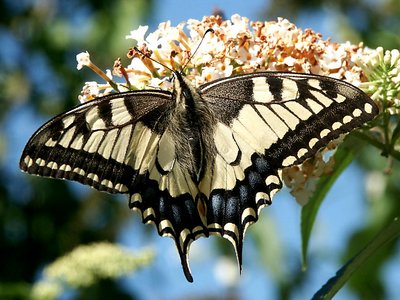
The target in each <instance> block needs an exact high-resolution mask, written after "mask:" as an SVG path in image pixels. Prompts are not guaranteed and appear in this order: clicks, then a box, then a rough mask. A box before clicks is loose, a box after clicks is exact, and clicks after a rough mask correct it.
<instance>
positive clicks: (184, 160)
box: [20, 72, 378, 281]
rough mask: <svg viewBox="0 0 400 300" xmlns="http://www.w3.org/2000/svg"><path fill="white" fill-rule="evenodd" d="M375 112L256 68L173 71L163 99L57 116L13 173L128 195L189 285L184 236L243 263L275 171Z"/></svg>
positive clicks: (132, 99) (304, 81) (130, 95)
mask: <svg viewBox="0 0 400 300" xmlns="http://www.w3.org/2000/svg"><path fill="white" fill-rule="evenodd" d="M377 113H378V108H377V106H376V105H375V104H374V102H373V101H372V100H371V99H370V98H369V97H368V96H367V95H365V94H364V93H363V92H362V91H360V90H359V89H357V88H356V87H354V86H352V85H350V84H348V83H346V82H343V81H340V80H336V79H332V78H328V77H323V76H317V75H311V74H296V73H274V72H260V73H252V74H246V75H239V76H235V77H229V78H223V79H219V80H215V81H212V82H210V83H207V84H205V85H202V86H200V87H199V88H195V87H194V86H193V85H192V84H191V82H190V81H189V80H188V79H187V78H185V77H183V75H182V74H180V73H178V72H175V81H174V89H173V91H172V92H168V91H156V90H143V91H132V92H127V93H119V94H111V95H108V96H105V97H101V98H98V99H96V100H93V101H90V102H88V103H85V104H82V105H80V106H78V107H76V108H74V109H72V110H70V111H68V112H66V113H63V114H60V115H58V116H56V117H55V118H53V119H52V120H50V121H49V122H48V123H46V124H45V125H43V126H42V127H41V128H40V129H39V130H38V131H37V132H36V133H35V134H34V135H33V136H32V137H31V139H30V140H29V141H28V143H27V145H26V147H25V149H24V152H23V154H22V157H21V161H20V167H21V169H22V170H24V171H26V172H28V173H31V174H35V175H40V176H48V177H53V178H62V179H69V180H74V181H78V182H81V183H83V184H86V185H90V186H92V187H94V188H96V189H98V190H100V191H106V192H110V193H126V194H128V195H129V206H130V208H132V209H135V210H138V211H139V212H140V214H141V216H142V220H143V222H144V223H149V222H150V223H154V224H155V226H156V228H157V231H158V233H159V234H160V235H162V236H170V237H172V238H173V239H174V241H175V244H176V246H177V249H178V252H179V255H180V258H181V262H182V266H183V270H184V273H185V276H186V278H187V279H188V280H189V281H192V280H193V279H192V276H191V273H190V269H189V265H188V251H189V246H190V244H191V242H192V241H194V240H196V239H197V238H198V237H200V236H209V235H210V234H215V235H219V236H222V237H224V238H226V239H228V240H229V241H231V242H232V244H233V245H234V248H235V250H236V254H237V258H238V262H239V264H240V265H241V260H242V243H243V238H244V234H245V231H246V229H247V228H248V226H249V225H251V224H252V223H254V222H256V221H257V219H258V215H259V212H260V210H261V208H262V207H264V206H266V205H269V204H270V203H271V199H272V197H273V195H274V194H275V193H276V192H277V191H278V190H279V189H280V188H281V187H282V182H281V178H280V175H279V170H280V169H282V168H284V167H288V166H291V165H294V164H299V163H301V162H302V161H304V160H305V159H307V158H309V157H311V156H312V155H314V154H315V153H316V151H318V150H319V149H320V148H322V147H324V146H326V145H327V143H328V142H329V141H331V140H332V139H335V138H337V137H339V136H340V135H341V134H343V133H347V132H349V131H351V130H352V129H354V128H356V127H359V126H361V125H362V124H364V123H365V122H367V121H369V120H371V119H373V118H374V117H375V116H376V115H377Z"/></svg>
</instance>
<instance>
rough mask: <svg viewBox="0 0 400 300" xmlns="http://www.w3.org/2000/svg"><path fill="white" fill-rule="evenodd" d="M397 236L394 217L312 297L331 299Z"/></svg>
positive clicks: (398, 221) (398, 230)
mask: <svg viewBox="0 0 400 300" xmlns="http://www.w3.org/2000/svg"><path fill="white" fill-rule="evenodd" d="M398 237H400V219H399V218H398V217H396V218H395V219H393V221H392V222H391V223H390V224H389V226H387V227H386V228H385V229H384V230H382V231H381V232H380V233H379V234H378V235H377V236H376V237H375V238H374V239H373V240H372V241H371V242H370V243H369V244H368V245H367V246H366V247H365V248H364V249H363V250H361V251H360V252H359V253H358V254H357V255H356V256H354V257H353V258H351V259H350V260H349V261H348V262H347V263H346V264H345V265H344V266H343V267H342V268H340V269H339V270H338V271H337V272H336V275H335V276H334V277H332V278H330V279H329V280H328V281H327V282H326V283H325V284H324V285H323V286H322V287H321V289H319V290H318V291H317V292H316V293H315V294H314V296H313V298H312V299H318V300H319V299H332V298H333V296H335V294H336V293H337V292H338V291H339V290H340V289H341V288H342V287H343V285H344V284H345V283H346V282H347V281H348V280H349V278H350V277H351V275H352V274H353V273H354V272H356V271H357V270H358V268H359V267H361V266H362V265H363V264H364V263H365V262H366V261H367V260H368V259H369V258H370V257H371V256H372V255H374V254H375V253H377V252H378V251H379V250H380V249H381V248H382V247H384V246H385V245H386V244H388V243H389V242H391V241H393V240H394V239H396V238H398Z"/></svg>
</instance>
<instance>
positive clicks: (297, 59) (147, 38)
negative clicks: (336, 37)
mask: <svg viewBox="0 0 400 300" xmlns="http://www.w3.org/2000/svg"><path fill="white" fill-rule="evenodd" d="M209 29H212V30H213V32H211V33H209V34H207V35H205V32H206V31H207V30H209ZM147 31H148V26H140V27H139V28H138V29H136V30H133V31H131V32H130V34H129V35H127V36H126V38H128V39H132V40H133V41H134V42H135V43H136V45H137V48H132V49H129V51H128V57H129V58H130V59H131V60H130V64H129V65H128V66H126V67H123V66H122V64H121V62H120V60H117V61H116V62H115V64H114V68H113V71H112V72H110V71H108V72H107V74H106V73H103V72H102V71H100V70H99V69H98V68H97V67H93V65H94V64H93V63H92V62H91V61H90V59H89V57H88V54H87V53H83V54H80V56H78V57H77V59H78V62H79V64H78V67H81V66H82V65H86V66H88V67H90V68H92V69H93V70H94V71H95V72H96V73H98V74H99V75H100V76H101V77H102V78H103V79H104V80H105V81H106V82H107V83H106V84H98V83H95V82H88V83H86V85H85V87H84V88H83V92H82V94H81V96H80V101H81V102H85V101H88V100H91V99H93V98H95V97H98V96H102V95H104V94H107V93H110V92H113V91H124V90H133V89H145V88H146V89H151V88H163V89H170V88H171V87H172V86H171V83H170V81H169V75H170V74H171V69H174V70H181V71H183V72H184V73H185V74H186V77H187V78H189V79H190V80H192V82H193V84H194V85H195V86H199V85H201V84H203V83H205V82H208V81H211V80H215V79H218V78H223V77H227V76H231V75H236V74H243V73H250V72H256V71H258V72H259V71H286V72H301V73H313V74H318V75H325V76H331V77H335V78H337V79H342V80H346V81H348V82H350V83H352V84H354V85H357V86H360V87H362V88H363V89H365V90H366V91H367V92H368V93H369V94H374V93H379V94H380V93H381V90H380V86H381V85H380V83H381V82H380V81H379V80H382V79H381V78H382V77H381V76H379V75H378V76H377V77H376V78H375V77H374V76H372V75H371V74H375V73H374V72H376V69H377V68H378V69H379V68H381V69H382V72H386V73H385V74H387V79H386V80H389V81H390V82H392V83H393V86H392V88H391V92H390V95H392V96H393V97H392V98H390V99H391V100H390V101H391V102H390V103H389V104H387V105H386V108H388V109H389V106H390V109H392V110H391V111H393V112H396V113H398V108H399V101H400V100H399V99H398V94H399V93H398V92H399V90H400V88H399V78H400V75H399V73H400V72H399V70H400V62H399V52H398V51H397V52H395V51H392V52H391V53H390V54H385V55H383V50H382V49H377V50H372V49H368V48H365V47H363V45H362V44H358V45H352V44H350V43H348V42H347V43H343V44H338V43H334V42H331V41H330V40H329V39H327V40H324V39H323V38H322V36H321V35H320V34H318V33H315V32H314V31H313V30H311V29H305V30H302V29H299V28H297V27H296V26H295V25H294V24H292V23H290V22H289V21H288V20H286V19H282V18H278V19H277V21H271V22H259V21H258V22H250V21H249V20H248V19H247V18H245V17H241V16H239V15H233V16H232V17H231V19H230V20H223V19H222V18H221V17H220V16H208V17H204V18H203V19H202V20H201V21H199V20H193V19H190V20H188V21H187V22H183V23H180V24H178V25H177V26H175V27H174V26H171V24H170V22H165V23H161V24H160V25H159V26H158V29H157V30H155V31H154V32H152V33H149V34H147ZM146 34H147V35H146ZM201 41H202V43H201V46H200V47H199V48H197V47H198V45H199V44H200V42H201ZM195 49H197V52H196V53H195V54H194V55H193V52H194V50H195ZM389 56H390V58H389ZM366 61H368V62H369V63H367V64H365V62H366ZM156 62H157V63H156ZM388 66H389V67H388ZM385 68H386V69H385ZM389 69H390V70H389ZM111 73H112V74H111ZM113 76H115V77H123V78H124V80H125V82H122V83H116V82H114V81H113V80H112V79H113V78H112V77H113ZM368 79H369V80H370V81H372V82H373V83H374V84H373V88H372V89H371V85H370V83H366V81H367V80H368ZM396 93H397V94H396ZM375 99H376V98H375ZM335 145H336V144H335V142H334V143H331V148H335ZM323 155H324V154H323V153H321V154H319V156H318V157H319V158H318V157H317V158H316V159H314V163H313V164H312V165H311V164H309V163H305V164H303V165H302V166H297V167H293V168H291V169H289V170H287V171H285V172H284V173H283V174H284V180H285V182H286V184H287V185H289V187H290V188H291V189H292V192H293V194H294V195H295V196H296V198H297V200H298V201H299V202H300V203H306V202H307V199H308V196H309V194H310V193H311V192H312V191H313V187H315V182H316V180H317V179H318V178H319V177H320V176H321V174H326V173H327V172H329V170H331V165H332V162H331V161H330V160H328V161H327V162H325V161H324V160H323V159H322V156H323Z"/></svg>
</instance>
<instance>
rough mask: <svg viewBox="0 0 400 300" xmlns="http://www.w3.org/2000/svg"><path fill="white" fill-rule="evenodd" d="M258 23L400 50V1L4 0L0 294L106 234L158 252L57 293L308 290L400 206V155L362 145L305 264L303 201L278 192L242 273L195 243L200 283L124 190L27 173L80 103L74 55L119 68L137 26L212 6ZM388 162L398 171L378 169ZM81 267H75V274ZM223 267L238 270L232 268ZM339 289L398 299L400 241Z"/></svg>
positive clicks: (274, 294) (228, 258)
mask: <svg viewBox="0 0 400 300" xmlns="http://www.w3.org/2000/svg"><path fill="white" fill-rule="evenodd" d="M215 10H219V11H221V12H222V13H223V14H224V16H225V17H226V18H228V19H229V18H230V16H231V15H232V14H234V13H238V14H240V15H242V16H246V17H248V18H249V19H250V20H253V21H256V20H260V21H264V20H268V21H270V20H275V19H276V18H277V17H284V18H288V19H289V20H290V21H291V22H293V23H295V24H296V25H297V26H298V27H300V28H303V29H305V28H312V29H313V30H315V31H316V32H320V33H322V34H323V37H324V38H325V39H326V38H329V37H331V38H332V40H333V41H336V42H344V41H347V40H349V41H350V42H352V43H359V42H364V44H365V45H366V46H368V47H371V48H375V47H378V46H383V47H384V48H385V49H394V48H400V47H399V46H400V35H399V33H400V31H399V28H400V1H399V0H385V1H383V0H381V1H369V0H350V1H349V0H346V1H344V0H340V1H312V0H309V1H306V0H303V1H289V0H255V1H242V0H231V1H222V0H221V1H215V0H213V1H211V0H209V1H188V0H152V1H149V0H134V1H128V0H122V1H94V0H70V1H61V0H59V1H56V0H21V1H14V0H3V1H1V2H0V224H1V225H0V298H1V299H25V298H27V296H28V293H29V289H30V287H31V286H32V284H33V283H35V282H37V281H38V280H40V279H41V277H42V270H43V268H44V267H45V266H46V265H48V264H49V263H51V262H52V261H54V260H55V259H56V258H58V257H60V256H62V255H64V254H65V253H67V252H69V251H71V250H72V249H74V248H75V247H77V246H79V245H82V244H88V243H91V242H95V241H110V242H114V243H117V244H119V245H123V246H126V247H128V248H129V249H131V250H133V251H136V250H137V251H141V250H143V249H148V248H151V249H153V251H155V258H154V261H153V262H152V263H151V264H150V265H148V266H146V267H143V268H142V269H140V270H138V271H137V272H135V273H133V274H130V275H128V276H124V277H123V278H120V279H118V280H102V281H99V282H97V283H96V284H94V285H92V286H90V287H88V288H85V289H80V290H74V289H67V292H64V293H63V295H62V296H61V299H109V298H111V297H114V299H250V298H251V299H309V298H311V296H312V295H313V294H314V293H315V292H316V291H317V290H318V289H319V288H320V287H321V286H322V285H323V284H324V283H325V282H326V281H327V280H328V279H329V278H330V277H331V276H333V275H334V274H335V272H336V271H337V270H338V269H339V268H340V267H341V266H342V265H343V263H344V262H346V260H347V259H349V258H350V257H352V256H353V255H354V254H356V253H357V252H358V251H359V250H360V249H362V248H363V247H364V246H365V244H366V242H367V241H369V240H370V239H371V238H372V237H373V236H374V235H375V234H376V233H377V232H379V230H380V229H381V228H383V227H384V225H385V224H387V223H388V222H389V221H390V220H391V219H392V218H393V217H394V216H398V215H399V213H400V185H399V180H398V178H399V164H398V162H391V161H390V160H388V159H386V158H383V157H381V156H380V153H379V151H377V150H375V149H373V148H371V147H364V148H363V149H362V151H360V153H359V155H358V157H357V161H355V162H354V163H352V164H351V165H350V167H349V168H348V169H347V170H346V171H345V172H344V173H343V174H342V175H341V176H340V178H339V179H338V181H337V182H336V184H335V185H334V187H333V189H332V190H331V191H330V192H329V194H328V196H327V198H326V200H325V201H324V203H323V205H322V206H321V209H320V212H319V214H318V217H317V221H316V224H315V229H314V231H313V234H312V238H311V242H310V250H309V266H308V270H307V271H306V272H305V273H303V272H302V271H301V240H300V209H301V208H300V206H299V205H298V204H297V203H296V201H295V199H293V197H291V195H290V194H289V193H288V191H287V190H285V189H283V191H281V192H280V193H278V195H277V196H276V197H275V199H274V203H273V205H272V206H271V207H269V208H266V209H264V210H263V211H262V214H261V219H260V221H259V222H258V223H257V224H256V225H253V226H251V227H250V229H249V230H248V233H247V236H246V239H245V244H244V258H243V261H244V263H243V273H242V275H241V276H240V277H239V275H238V274H237V273H238V271H237V268H236V262H235V258H234V253H233V252H232V249H231V247H230V245H228V244H227V243H228V242H226V241H223V240H222V239H216V238H209V239H200V240H198V241H197V242H195V243H193V244H192V247H191V256H190V257H191V267H192V272H193V275H194V280H195V281H194V283H193V284H189V283H187V282H186V280H185V278H184V276H183V274H182V270H181V266H180V262H179V260H178V256H177V253H176V250H175V246H174V244H173V241H172V239H167V238H160V237H158V235H157V233H156V230H155V228H154V226H144V225H142V224H141V221H140V218H139V216H138V215H137V214H136V213H132V212H131V211H130V210H129V209H128V205H127V199H126V198H125V197H123V196H115V195H114V196H111V195H107V194H104V193H100V192H97V191H94V190H92V189H90V188H88V187H84V186H81V185H79V184H78V183H70V182H63V181H58V180H51V179H45V178H36V177H33V176H28V175H26V174H23V173H21V172H20V171H19V168H18V161H19V157H20V155H21V152H22V150H23V147H24V145H25V143H26V142H27V141H28V139H29V137H30V136H31V135H32V134H33V132H34V131H35V130H36V129H37V128H38V127H39V126H40V125H41V124H43V123H44V122H45V121H46V120H48V119H49V118H51V117H52V116H55V115H56V114H58V113H61V112H63V111H65V110H67V109H69V108H71V107H72V106H74V105H76V104H77V103H78V102H77V96H78V94H79V92H80V90H81V87H82V86H83V84H84V82H85V81H89V80H98V79H99V78H97V77H96V75H95V74H94V73H92V72H90V71H88V70H83V71H80V72H78V71H77V70H76V59H75V56H76V54H77V53H80V52H82V51H86V50H87V51H89V52H90V54H91V57H92V58H93V59H94V61H95V63H96V64H97V65H98V66H100V67H101V68H102V69H106V68H111V67H112V63H113V61H114V59H115V58H117V57H122V61H123V62H127V59H126V58H125V53H126V50H127V49H128V48H129V47H131V46H132V44H131V40H126V39H125V35H127V34H128V33H129V32H130V30H133V29H136V28H137V27H138V26H139V25H149V27H150V29H149V32H151V31H153V30H154V29H155V28H156V27H157V26H158V24H159V23H160V22H164V21H167V20H170V21H171V23H172V25H177V24H178V23H180V22H182V21H185V20H187V19H189V18H194V19H202V17H203V16H204V15H210V14H211V13H212V12H213V11H215ZM388 168H390V170H391V172H390V173H388V174H386V173H385V172H384V171H385V170H388ZM78 271H79V270H78ZM226 274H229V275H230V276H226ZM337 299H400V243H399V242H398V241H397V242H396V243H392V244H390V245H388V246H387V247H385V248H384V249H382V250H381V251H380V252H379V253H378V254H377V255H375V256H374V257H373V258H372V259H371V260H370V261H369V262H368V263H367V264H365V265H364V266H363V267H362V268H361V269H360V270H359V272H358V273H356V274H355V275H354V277H353V278H352V279H351V281H350V282H349V284H348V285H346V287H345V288H344V289H342V290H341V291H340V293H339V294H338V296H337Z"/></svg>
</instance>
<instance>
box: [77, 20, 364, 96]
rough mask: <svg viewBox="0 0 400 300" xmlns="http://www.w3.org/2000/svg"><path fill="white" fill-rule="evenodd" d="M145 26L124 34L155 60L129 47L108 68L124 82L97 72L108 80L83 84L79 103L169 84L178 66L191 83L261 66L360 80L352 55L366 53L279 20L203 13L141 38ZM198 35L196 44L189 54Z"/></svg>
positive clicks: (81, 58)
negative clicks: (122, 62)
mask: <svg viewBox="0 0 400 300" xmlns="http://www.w3.org/2000/svg"><path fill="white" fill-rule="evenodd" d="M185 26H186V28H185ZM208 29H213V31H214V33H210V34H208V35H206V36H204V33H205V32H206V31H207V30H208ZM147 30H148V26H140V27H139V28H138V29H136V30H133V31H131V32H130V34H129V35H127V36H126V38H128V39H132V40H134V41H135V42H136V44H137V46H138V49H139V51H140V53H142V54H146V55H150V56H151V58H152V59H154V61H156V62H159V63H154V62H153V61H152V60H150V59H148V58H146V57H144V56H143V55H138V52H137V51H135V50H133V49H130V50H129V52H128V57H129V58H130V59H131V61H130V64H129V65H128V66H126V67H125V68H123V67H121V65H120V64H116V65H117V66H114V70H113V72H112V73H113V75H115V76H118V77H121V76H122V74H123V73H125V74H126V77H125V76H124V77H125V80H127V81H128V82H129V84H126V83H125V82H124V83H121V84H118V85H117V86H111V85H110V82H111V81H112V75H111V72H108V74H107V75H106V74H104V73H102V74H101V73H99V75H100V76H102V77H103V79H105V80H106V81H107V82H108V83H109V84H108V85H99V84H96V83H93V82H89V83H87V84H86V86H85V87H84V89H83V93H82V95H81V98H80V100H81V101H82V102H83V101H87V100H91V99H93V98H94V97H97V96H101V95H104V94H106V93H110V92H112V90H117V91H123V90H126V89H143V88H155V87H156V88H160V87H162V88H169V87H170V86H171V85H170V84H169V83H168V76H169V75H170V73H171V71H170V69H169V68H171V69H177V70H181V69H182V67H183V66H185V69H184V70H183V71H184V72H185V73H186V74H187V75H188V78H191V79H192V80H193V83H194V84H195V85H200V84H203V83H205V82H208V81H211V80H215V79H218V78H222V77H227V76H231V75H235V74H243V73H251V72H255V71H267V70H268V71H289V72H301V73H313V74H319V75H327V76H331V77H335V78H338V79H345V80H347V81H349V82H351V83H353V84H359V83H360V82H361V81H363V77H362V69H361V68H360V67H359V66H357V65H356V64H355V61H357V59H358V57H360V56H361V57H364V56H365V55H366V54H365V53H364V50H365V49H364V48H362V45H361V44H360V45H352V44H350V43H344V44H337V43H332V42H331V41H330V40H324V39H322V36H321V35H320V34H318V33H315V32H314V31H312V30H311V29H306V30H301V29H299V28H297V27H296V26H295V25H294V24H292V23H290V22H289V21H288V20H286V19H282V18H279V19H278V20H277V21H271V22H259V21H258V22H250V21H249V20H248V19H247V18H245V17H241V16H239V15H233V16H232V17H231V19H230V20H222V18H221V17H219V16H208V17H204V18H203V20H201V21H199V20H194V19H190V20H188V21H187V22H185V23H180V24H178V25H177V26H175V27H174V26H171V24H170V22H165V23H161V24H160V25H159V27H158V29H157V30H156V31H154V32H152V33H149V34H148V35H147V36H146V33H147ZM203 37H204V40H203V42H202V44H201V47H200V48H199V49H198V50H197V52H196V54H195V55H194V56H193V57H192V56H191V55H192V54H193V50H194V49H197V47H198V45H199V43H200V41H201V40H202V39H203ZM369 53H370V51H369V52H368V54H369ZM77 59H78V67H82V65H86V66H89V67H91V68H92V66H93V65H94V64H93V63H92V62H91V61H90V59H88V54H87V53H81V54H80V55H78V57H77ZM121 68H122V69H123V70H124V72H121ZM95 71H96V73H98V71H99V70H95Z"/></svg>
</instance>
